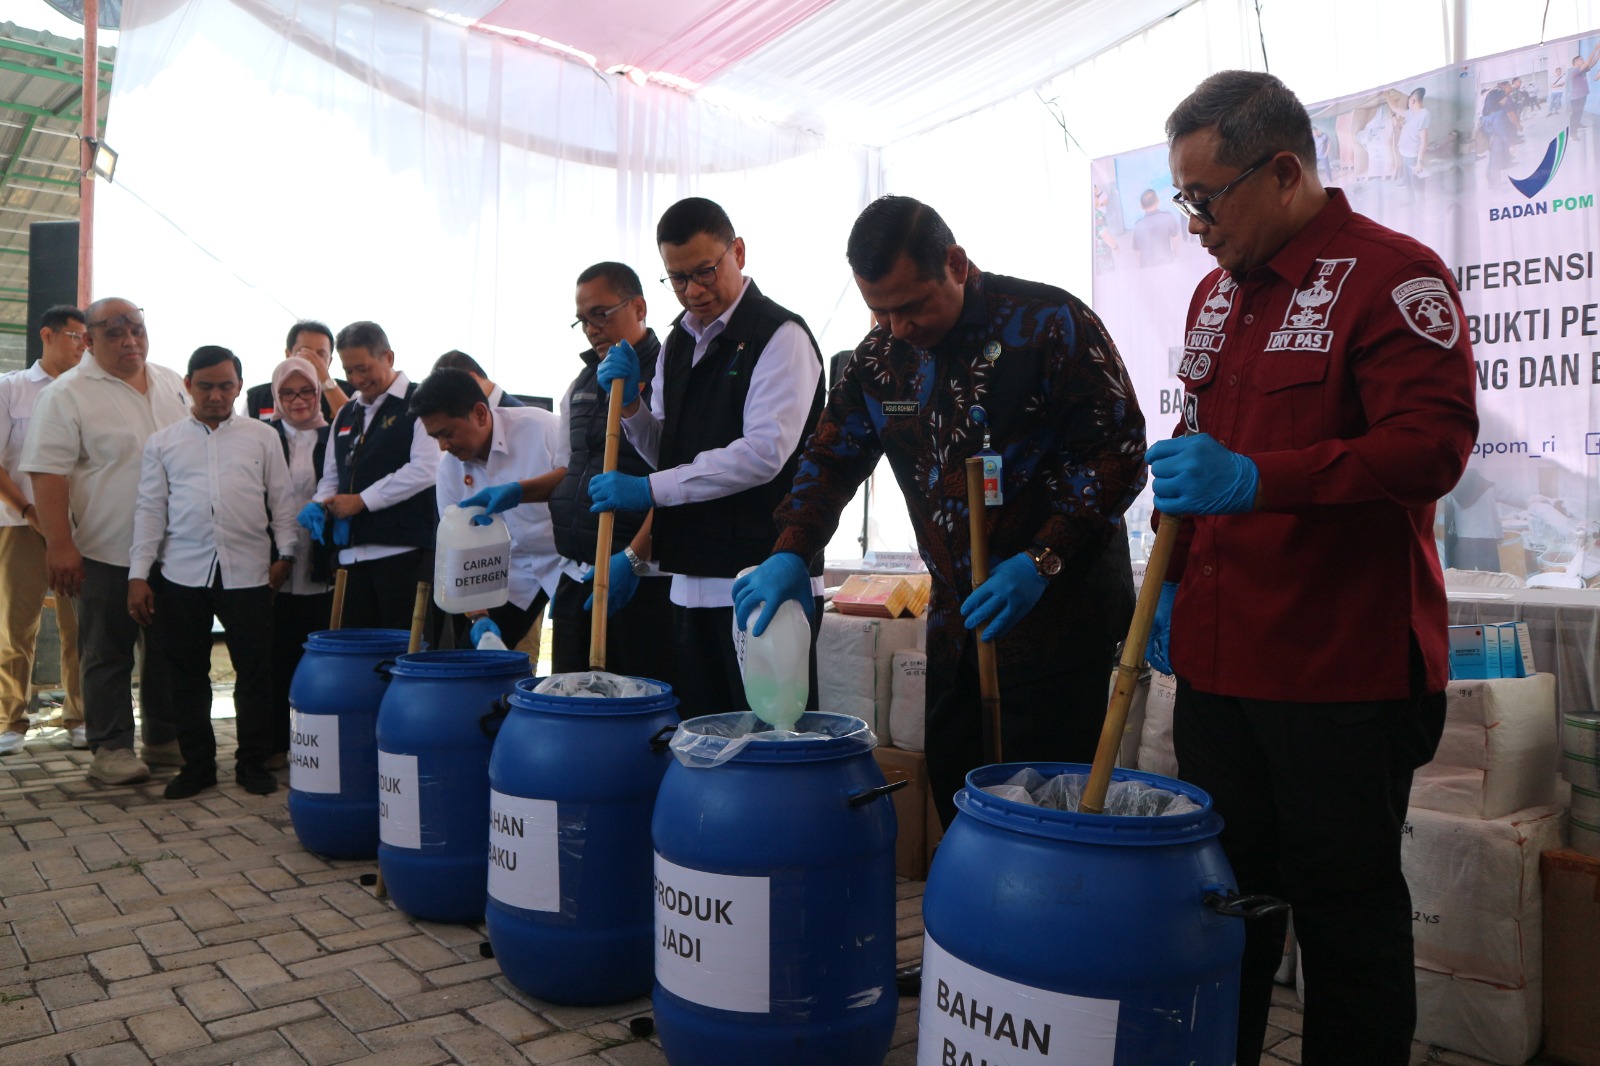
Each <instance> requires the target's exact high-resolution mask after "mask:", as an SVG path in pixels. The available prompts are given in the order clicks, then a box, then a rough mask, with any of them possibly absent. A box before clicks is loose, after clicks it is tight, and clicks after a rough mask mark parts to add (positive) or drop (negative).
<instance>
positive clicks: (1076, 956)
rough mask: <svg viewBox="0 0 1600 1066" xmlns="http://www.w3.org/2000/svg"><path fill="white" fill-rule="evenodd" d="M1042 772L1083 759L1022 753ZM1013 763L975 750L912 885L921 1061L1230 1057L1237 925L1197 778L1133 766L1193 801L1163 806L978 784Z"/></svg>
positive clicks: (1228, 875)
mask: <svg viewBox="0 0 1600 1066" xmlns="http://www.w3.org/2000/svg"><path fill="white" fill-rule="evenodd" d="M1031 765H1033V767H1034V769H1036V770H1038V771H1039V773H1041V774H1042V775H1044V776H1045V777H1055V776H1057V775H1059V774H1063V773H1076V774H1087V773H1088V772H1089V767H1087V766H1084V765H1081V764H1075V763H1039V764H1031ZM1022 768H1023V767H1022V765H1021V764H1007V765H999V766H984V767H980V768H979V769H977V770H974V771H972V772H971V773H970V774H968V775H967V787H966V788H964V789H962V790H961V791H960V792H959V793H957V794H956V808H957V811H958V812H959V813H958V814H957V816H956V819H955V821H954V822H953V823H952V824H951V826H950V830H949V832H947V833H945V835H944V839H943V840H942V841H941V842H940V844H939V850H938V851H937V852H936V853H935V855H934V860H933V868H932V869H931V870H930V871H929V872H928V885H927V890H926V893H925V894H924V896H923V903H922V914H923V920H924V923H925V927H926V930H927V932H926V935H925V937H924V939H923V960H922V1004H921V1010H920V1013H919V1015H918V1040H917V1062H918V1064H919V1066H930V1064H935V1063H948V1062H956V1063H962V1062H973V1063H977V1062H982V1061H985V1060H987V1061H989V1062H991V1063H992V1062H1024V1061H1028V1062H1071V1063H1084V1064H1094V1066H1148V1064H1150V1063H1194V1064H1196V1066H1227V1064H1229V1063H1232V1062H1233V1060H1234V1054H1233V1052H1234V1035H1235V1029H1236V1026H1237V1024H1238V1009H1239V959H1240V956H1241V955H1242V954H1243V952H1244V928H1243V925H1242V924H1241V922H1240V920H1239V918H1237V917H1229V916H1226V915H1225V914H1223V913H1219V904H1221V903H1222V902H1223V901H1224V900H1226V899H1227V898H1229V897H1230V896H1231V895H1232V893H1233V890H1234V880H1233V871H1232V870H1231V869H1230V868H1229V866H1228V860H1227V859H1226V858H1224V857H1223V854H1222V847H1221V845H1219V844H1218V843H1217V834H1218V832H1220V831H1221V829H1222V819H1221V818H1220V817H1219V816H1218V815H1217V814H1216V813H1215V812H1214V811H1213V810H1212V809H1211V797H1209V796H1208V795H1206V793H1205V792H1203V791H1201V790H1200V789H1198V788H1195V787H1194V786H1193V785H1190V784H1186V783H1185V782H1182V781H1177V780H1174V779H1172V778H1168V777H1159V776H1157V775H1155V774H1145V773H1139V772H1137V771H1133V770H1117V771H1115V774H1114V777H1113V779H1114V780H1136V781H1142V782H1145V783H1146V784H1151V785H1155V786H1157V787H1159V788H1164V789H1168V790H1170V791H1172V792H1176V793H1179V794H1181V795H1184V796H1187V797H1189V798H1190V799H1192V800H1193V801H1194V802H1195V803H1197V804H1199V807H1200V809H1199V810H1195V811H1191V812H1189V813H1186V814H1174V815H1170V816H1162V817H1148V818H1145V817H1121V816H1113V815H1105V814H1078V813H1076V812H1068V811H1055V810H1046V809H1042V808H1039V807H1034V806H1030V805H1028V804H1025V803H1017V802H1013V801H1011V800H1007V799H1001V798H999V797H996V796H992V795H989V794H987V793H985V792H983V791H981V789H982V788H983V786H985V785H997V784H1002V783H1004V782H1005V781H1006V780H1008V779H1009V778H1010V777H1011V776H1012V775H1013V774H1014V773H1016V772H1017V771H1018V770H1020V769H1022Z"/></svg>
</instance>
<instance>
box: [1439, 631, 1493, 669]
mask: <svg viewBox="0 0 1600 1066" xmlns="http://www.w3.org/2000/svg"><path fill="white" fill-rule="evenodd" d="M1449 632H1450V680H1452V681H1481V680H1483V679H1484V678H1486V677H1491V676H1493V675H1491V674H1490V673H1489V664H1488V653H1487V650H1486V649H1485V648H1484V637H1483V626H1480V625H1470V626H1451V627H1450V630H1449ZM1499 665H1500V652H1499V646H1498V644H1497V645H1496V648H1495V669H1496V670H1497V671H1498V670H1499Z"/></svg>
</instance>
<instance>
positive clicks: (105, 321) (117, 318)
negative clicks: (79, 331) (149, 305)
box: [89, 307, 144, 341]
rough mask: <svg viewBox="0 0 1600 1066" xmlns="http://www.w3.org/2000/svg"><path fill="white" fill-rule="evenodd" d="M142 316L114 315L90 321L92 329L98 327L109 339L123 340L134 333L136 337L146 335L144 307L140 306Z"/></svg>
mask: <svg viewBox="0 0 1600 1066" xmlns="http://www.w3.org/2000/svg"><path fill="white" fill-rule="evenodd" d="M138 311H139V315H140V316H141V317H139V318H135V317H134V316H133V315H114V316H112V317H111V318H102V319H101V320H100V321H98V322H91V323H89V328H90V329H98V330H100V331H101V332H103V333H104V334H105V335H106V339H107V340H113V341H117V340H121V339H122V338H123V337H126V336H128V335H129V334H132V335H133V336H135V337H143V336H144V318H143V317H142V316H143V315H144V308H142V307H141V308H139V309H138Z"/></svg>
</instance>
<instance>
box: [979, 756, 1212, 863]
mask: <svg viewBox="0 0 1600 1066" xmlns="http://www.w3.org/2000/svg"><path fill="white" fill-rule="evenodd" d="M1027 767H1032V768H1033V769H1035V770H1037V771H1038V772H1039V773H1040V774H1041V775H1043V776H1044V777H1047V778H1049V777H1058V776H1060V775H1061V774H1085V775H1086V774H1088V773H1089V770H1090V767H1089V766H1088V764H1086V763H1073V762H1033V763H1020V762H1017V763H996V764H993V765H990V766H980V767H978V768H977V769H976V770H973V771H972V772H971V773H969V774H967V787H966V788H963V789H962V790H961V791H960V792H957V793H956V809H957V810H958V811H959V812H961V813H962V814H965V815H969V816H971V817H973V818H976V819H978V820H979V821H982V822H987V823H988V824H990V825H994V826H998V827H1000V828H1002V829H1009V830H1011V831H1012V832H1016V833H1026V834H1028V835H1030V836H1038V837H1047V838H1049V839H1052V840H1067V841H1072V842H1074V843H1079V844H1109V845H1113V846H1118V847H1155V846H1166V845H1171V844H1184V843H1190V842H1193V841H1198V840H1206V839H1208V838H1210V837H1214V836H1216V835H1217V834H1218V833H1220V832H1221V831H1222V816H1221V815H1219V814H1217V812H1216V811H1214V810H1213V809H1212V807H1211V796H1210V795H1209V794H1208V793H1207V792H1206V791H1205V790H1204V789H1201V788H1197V787H1195V786H1194V785H1191V784H1189V783H1188V782H1187V781H1179V780H1178V779H1177V778H1175V777H1163V776H1161V775H1160V774H1150V773H1144V772H1142V771H1139V770H1124V769H1121V768H1118V769H1115V770H1113V771H1112V772H1111V779H1112V780H1113V781H1142V782H1144V783H1145V784H1147V785H1152V786H1154V787H1156V788H1164V789H1166V790H1168V791H1169V792H1176V793H1178V794H1179V795H1182V796H1187V797H1189V799H1191V800H1193V801H1194V802H1195V803H1197V804H1198V805H1199V808H1200V809H1199V810H1194V811H1188V812H1186V813H1184V814H1172V815H1155V816H1153V817H1148V818H1141V817H1135V816H1131V815H1116V814H1085V813H1081V812H1078V811H1055V810H1049V809H1048V808H1045V807H1034V806H1031V805H1029V804H1026V803H1018V802H1016V801H1015V800H1008V799H1004V798H1002V797H1000V796H993V795H990V794H989V793H987V792H985V791H983V787H984V786H985V785H1002V784H1005V783H1006V782H1007V781H1008V780H1010V779H1011V777H1012V776H1013V775H1015V774H1016V773H1017V772H1018V771H1020V770H1023V769H1026V768H1027Z"/></svg>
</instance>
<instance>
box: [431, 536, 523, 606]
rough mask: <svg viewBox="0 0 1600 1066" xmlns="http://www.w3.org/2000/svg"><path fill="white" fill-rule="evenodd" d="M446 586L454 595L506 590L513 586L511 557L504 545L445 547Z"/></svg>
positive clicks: (477, 594) (472, 594)
mask: <svg viewBox="0 0 1600 1066" xmlns="http://www.w3.org/2000/svg"><path fill="white" fill-rule="evenodd" d="M444 577H445V581H447V582H448V583H449V584H448V586H447V588H446V589H445V593H446V595H448V596H450V597H451V598H455V597H457V596H481V595H483V594H484V593H487V592H504V591H505V590H506V589H507V588H509V587H510V585H511V557H510V552H509V551H507V549H506V547H505V546H504V545H496V546H494V547H492V548H446V549H445V553H444Z"/></svg>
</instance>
